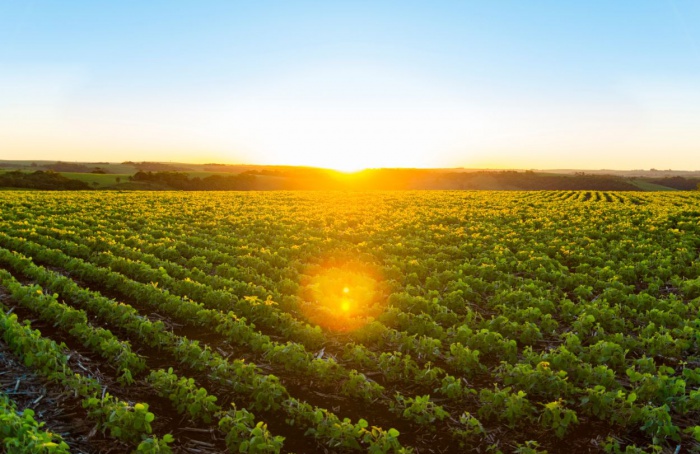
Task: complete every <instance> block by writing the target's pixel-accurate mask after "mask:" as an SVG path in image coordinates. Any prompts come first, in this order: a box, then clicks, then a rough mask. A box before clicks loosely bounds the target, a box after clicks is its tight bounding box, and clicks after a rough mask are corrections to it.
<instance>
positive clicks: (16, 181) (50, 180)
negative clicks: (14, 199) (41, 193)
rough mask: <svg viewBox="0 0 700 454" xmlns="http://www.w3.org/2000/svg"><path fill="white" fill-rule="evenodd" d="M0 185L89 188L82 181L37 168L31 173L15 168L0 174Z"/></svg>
mask: <svg viewBox="0 0 700 454" xmlns="http://www.w3.org/2000/svg"><path fill="white" fill-rule="evenodd" d="M0 187H6V188H26V189H53V190H83V189H90V185H89V184H87V183H86V182H84V181H78V180H72V179H70V178H66V177H64V176H63V175H61V174H58V173H56V172H53V171H50V170H49V171H46V172H44V171H41V170H38V171H36V172H32V173H26V172H21V171H19V170H15V171H12V172H7V173H3V174H0Z"/></svg>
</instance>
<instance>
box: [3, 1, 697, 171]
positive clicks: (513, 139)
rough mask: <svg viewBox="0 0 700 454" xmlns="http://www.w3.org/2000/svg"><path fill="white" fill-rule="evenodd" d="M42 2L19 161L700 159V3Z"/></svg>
mask: <svg viewBox="0 0 700 454" xmlns="http://www.w3.org/2000/svg"><path fill="white" fill-rule="evenodd" d="M32 5H33V6H31V7H25V6H24V4H23V3H22V2H14V3H13V2H6V3H5V4H3V5H2V6H0V39H1V40H2V42H3V43H5V44H6V45H5V46H3V49H2V50H0V150H2V152H1V153H0V154H1V155H0V159H9V160H11V159H16V160H20V159H35V160H62V161H109V162H122V161H127V160H132V161H144V160H146V161H163V162H193V163H230V164H263V165H296V166H316V167H325V168H331V169H337V170H341V171H346V172H348V171H356V170H360V169H364V168H378V167H392V168H393V167H431V168H435V167H443V168H444V167H472V168H474V167H477V168H521V169H529V168H535V169H560V168H581V169H583V168H588V169H591V168H592V169H600V168H607V169H639V168H647V169H648V168H651V167H656V168H674V169H695V168H700V153H697V150H698V147H700V128H697V125H698V124H700V111H699V110H698V109H697V106H698V105H700V82H698V81H700V57H699V55H700V54H698V52H699V51H698V49H700V47H699V44H698V43H700V28H699V27H694V26H693V25H694V24H697V23H698V22H699V21H700V6H699V4H698V3H697V2H692V1H688V0H675V1H674V2H644V3H643V4H613V3H609V2H598V3H595V4H593V5H585V4H576V3H561V2H544V3H535V4H531V3H527V4H525V3H508V4H499V3H491V2H451V1H448V2H440V3H439V4H428V3H412V4H401V5H399V4H394V3H391V2H389V3H383V2H380V3H377V2H364V3H355V2H332V3H327V4H324V5H323V6H319V5H317V4H314V3H308V2H291V3H273V4H270V3H268V2H262V3H259V4H258V3H255V4H245V5H244V4H239V3H236V2H233V3H232V2H217V1H214V2H207V3H206V4H202V5H200V4H197V5H194V4H192V3H188V2H178V1H175V2H171V3H168V5H167V7H165V6H164V5H162V4H159V3H147V2H146V3H143V2H142V3H137V4H129V5H123V6H122V7H120V8H115V9H114V10H110V11H109V13H106V12H105V11H104V7H103V6H100V5H99V4H96V3H90V2H80V1H78V2H71V3H70V4H69V5H64V4H61V5H58V4H55V3H52V2H47V1H45V0H41V1H39V2H36V3H32ZM67 17H70V18H73V19H71V20H70V21H67V20H65V18H67ZM77 18H80V20H77ZM484 24H486V25H484ZM124 30H129V33H124ZM183 30H188V32H187V33H182V31H183ZM649 30H654V33H649ZM631 37H634V38H631Z"/></svg>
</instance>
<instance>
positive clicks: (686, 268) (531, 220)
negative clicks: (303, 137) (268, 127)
mask: <svg viewBox="0 0 700 454" xmlns="http://www.w3.org/2000/svg"><path fill="white" fill-rule="evenodd" d="M0 206H2V222H0V307H1V309H2V310H0V352H1V353H2V354H1V355H0V369H1V370H3V376H2V380H0V384H2V385H3V388H0V392H5V393H8V394H9V395H11V396H12V398H13V399H16V400H18V401H19V403H20V404H23V405H24V404H27V405H28V404H30V403H31V402H33V401H34V400H35V399H36V400H37V402H36V403H35V404H36V405H35V407H34V408H37V413H38V412H39V411H43V412H50V414H52V415H57V416H55V417H52V418H54V419H55V420H56V421H58V422H60V423H61V424H64V426H62V427H67V428H66V429H65V430H63V432H64V433H66V434H68V435H66V436H69V435H70V434H71V433H72V434H73V439H79V438H80V437H83V436H84V435H87V432H89V431H90V430H91V429H92V428H93V427H97V428H98V429H99V430H98V431H97V432H96V433H97V435H96V436H95V435H93V436H92V437H90V438H88V437H83V438H82V439H84V440H90V442H89V443H91V444H92V446H93V448H95V452H103V451H104V450H106V449H107V448H109V449H112V450H114V451H115V452H116V451H119V452H129V451H130V450H132V449H133V448H134V447H135V446H136V444H137V443H138V442H140V440H142V438H146V439H148V440H150V443H158V442H160V443H166V441H167V440H168V439H169V438H168V437H167V436H166V434H172V435H174V441H173V442H172V443H171V446H172V447H173V449H174V451H175V452H182V453H185V452H196V451H192V449H195V450H196V449H199V450H202V449H204V451H206V452H223V451H225V450H227V443H228V449H230V450H232V451H235V450H237V449H238V448H239V447H240V446H241V444H242V443H247V442H251V443H252V442H253V440H257V441H256V443H259V445H258V446H260V447H261V448H260V449H263V448H264V450H261V451H260V452H298V453H302V452H308V453H310V452H352V451H357V452H411V450H412V449H413V450H415V452H418V453H420V452H434V453H461V452H482V453H483V452H517V453H525V452H527V453H536V452H543V451H544V450H547V451H548V452H550V453H558V452H601V451H602V450H603V447H605V446H607V448H606V449H609V450H610V452H673V451H674V449H675V447H676V446H679V445H680V446H683V447H684V448H683V449H684V452H686V451H685V450H687V452H696V451H697V450H698V449H699V448H700V444H698V439H697V437H698V432H699V431H700V428H698V421H699V420H700V419H699V418H700V389H699V387H700V348H699V346H698V342H699V340H700V324H699V323H698V319H699V315H700V314H699V312H700V252H699V251H700V210H698V206H700V193H697V192H674V193H669V192H656V193H643V192H596V191H540V192H518V191H513V192H490V191H482V192H472V191H451V192H446V191H407V192H396V191H392V192H373V193H370V192H347V193H343V192H247V193H241V192H238V193H201V192H200V193H183V192H160V193H152V192H131V193H118V192H112V191H110V192H106V191H100V192H82V193H76V192H64V193H59V192H20V191H12V192H0ZM29 258H31V260H30V259H29ZM10 309H11V311H10ZM10 312H11V315H8V314H9V313H10ZM28 321H31V326H32V328H35V329H38V330H39V331H40V332H41V337H39V335H38V334H36V333H34V334H32V332H31V331H29V328H28V327H24V326H23V325H22V323H23V322H28ZM18 339H21V340H22V341H21V342H20V341H18ZM48 340H55V341H57V342H59V341H61V342H65V343H66V346H65V347H64V346H59V345H56V344H50V343H48V342H49V341H48ZM67 355H70V356H67ZM37 358H38V359H37ZM75 373H77V374H78V375H77V376H76V375H74V374H75ZM42 377H52V378H50V380H52V381H53V382H54V383H55V384H54V385H51V387H48V388H46V386H45V383H46V381H47V380H48V379H47V378H42ZM76 377H78V378H76ZM88 377H92V378H88ZM41 389H44V391H41V392H43V393H44V398H42V399H41V400H39V399H37V398H38V397H39V395H37V394H36V393H37V392H39V390H41ZM66 390H68V391H70V392H66ZM105 393H106V394H105ZM103 395H106V396H108V397H107V398H101V396H103ZM66 396H77V398H70V399H68V398H66ZM114 396H116V397H114ZM159 396H160V397H159ZM135 402H141V404H135ZM232 403H235V406H236V409H237V411H234V410H233V407H232V406H231V404H232ZM61 414H65V415H70V416H69V417H67V419H66V421H65V422H61V421H59V418H60V415H61ZM107 415H113V416H110V417H109V418H108V416H107ZM114 415H116V416H114ZM148 415H150V416H148ZM138 418H141V419H140V420H141V421H146V422H142V423H139V424H134V423H133V421H135V420H139V419H138ZM344 418H348V419H344ZM84 419H87V420H88V423H87V424H82V423H81V424H76V422H75V421H82V420H84ZM256 422H260V423H259V424H258V425H257V428H256ZM111 427H116V428H118V429H119V431H117V432H115V431H112V429H110V428H111ZM192 428H194V429H197V430H194V431H193V430H191V429H192ZM93 434H95V432H93ZM110 434H111V435H110ZM154 435H155V436H157V437H158V438H153V437H154ZM149 437H150V438H149ZM255 437H257V438H255ZM164 439H165V440H166V441H163V440H164ZM227 440H228V442H227ZM203 446H205V448H202V447H203ZM635 446H636V447H635ZM526 448H527V449H530V450H527V449H526ZM533 449H534V450H533ZM626 449H627V450H626ZM618 450H619V451H618Z"/></svg>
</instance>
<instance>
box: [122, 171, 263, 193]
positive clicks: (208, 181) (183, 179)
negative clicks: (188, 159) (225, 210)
mask: <svg viewBox="0 0 700 454" xmlns="http://www.w3.org/2000/svg"><path fill="white" fill-rule="evenodd" d="M131 181H143V182H150V183H155V184H159V185H162V186H165V187H166V188H164V189H168V188H170V189H180V190H186V191H231V190H248V189H252V188H253V183H254V181H255V176H253V175H245V174H240V175H210V176H208V177H205V178H199V177H194V178H190V177H189V176H188V174H187V173H185V172H143V171H139V172H136V173H135V174H134V175H133V176H132V177H131Z"/></svg>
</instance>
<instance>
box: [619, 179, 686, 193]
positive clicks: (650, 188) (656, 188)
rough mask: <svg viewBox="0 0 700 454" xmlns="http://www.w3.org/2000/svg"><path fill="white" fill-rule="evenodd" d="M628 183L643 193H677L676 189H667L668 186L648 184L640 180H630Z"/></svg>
mask: <svg viewBox="0 0 700 454" xmlns="http://www.w3.org/2000/svg"><path fill="white" fill-rule="evenodd" d="M630 182H631V183H632V184H633V185H635V186H637V187H639V189H641V190H643V191H677V189H674V188H669V187H668V186H662V185H660V184H655V183H650V182H648V181H644V180H640V179H632V180H630Z"/></svg>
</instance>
